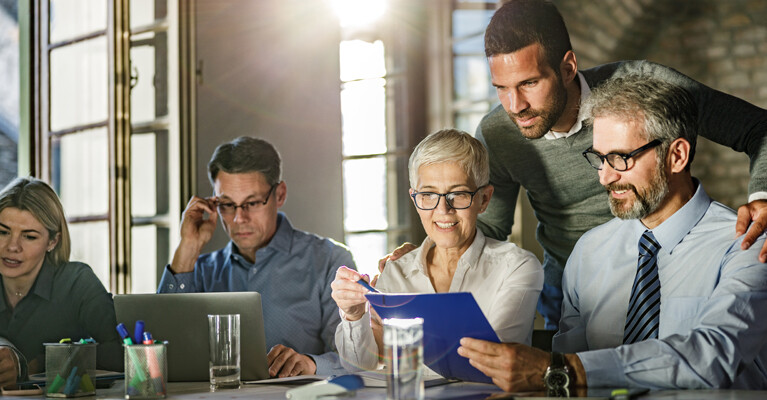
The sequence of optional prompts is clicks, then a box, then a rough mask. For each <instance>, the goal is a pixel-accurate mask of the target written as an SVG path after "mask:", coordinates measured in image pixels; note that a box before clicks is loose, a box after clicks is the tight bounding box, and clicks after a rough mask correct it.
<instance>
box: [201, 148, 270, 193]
mask: <svg viewBox="0 0 767 400" xmlns="http://www.w3.org/2000/svg"><path fill="white" fill-rule="evenodd" d="M219 172H226V173H227V174H243V173H248V172H260V173H261V174H263V175H264V178H266V182H267V183H268V184H269V185H270V186H273V185H276V184H278V183H280V181H282V159H281V158H280V153H279V152H277V149H275V148H274V146H272V144H271V143H269V142H267V141H266V140H264V139H259V138H254V137H250V136H241V137H238V138H237V139H234V140H232V141H231V142H228V143H224V144H221V145H219V146H218V147H216V150H215V151H214V152H213V155H212V156H211V157H210V162H208V179H210V184H211V185H213V186H215V182H216V177H217V176H218V173H219Z"/></svg>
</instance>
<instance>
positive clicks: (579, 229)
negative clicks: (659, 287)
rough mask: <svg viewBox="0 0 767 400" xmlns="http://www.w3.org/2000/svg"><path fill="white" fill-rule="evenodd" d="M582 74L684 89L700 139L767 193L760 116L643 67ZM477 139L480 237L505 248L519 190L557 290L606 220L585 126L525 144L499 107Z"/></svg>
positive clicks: (593, 81) (764, 113) (766, 144)
mask: <svg viewBox="0 0 767 400" xmlns="http://www.w3.org/2000/svg"><path fill="white" fill-rule="evenodd" d="M581 73H582V74H583V76H584V78H585V79H586V82H588V85H589V87H591V88H593V87H596V86H598V85H599V84H600V83H601V82H603V81H605V80H607V79H609V78H610V77H612V76H622V75H628V74H632V73H634V74H643V75H648V76H654V77H656V78H659V79H663V80H666V81H669V82H673V83H675V84H678V85H680V86H682V87H684V88H685V89H687V90H688V91H689V92H690V93H691V94H692V96H693V97H694V98H695V100H696V102H697V104H698V121H699V123H700V131H699V134H700V135H701V136H703V137H706V138H708V139H710V140H712V141H714V142H717V143H719V144H722V145H726V146H729V147H731V148H732V149H734V150H736V151H740V152H746V153H747V154H748V156H749V158H750V159H751V181H750V183H749V192H751V193H753V192H758V191H767V140H766V139H765V136H767V135H765V134H767V110H764V109H762V108H759V107H756V106H754V105H752V104H750V103H748V102H746V101H743V100H741V99H738V98H736V97H733V96H730V95H728V94H725V93H722V92H719V91H716V90H713V89H711V88H709V87H707V86H705V85H703V84H701V83H699V82H696V81H695V80H693V79H690V78H689V77H687V76H685V75H682V74H680V73H679V72H677V71H675V70H673V69H671V68H668V67H664V66H662V65H659V64H655V63H651V62H647V61H624V62H618V63H612V64H605V65H602V66H598V67H595V68H591V69H587V70H583V71H581ZM476 137H477V138H478V139H479V140H480V141H482V142H483V143H484V144H485V147H487V149H488V152H489V153H490V183H491V184H492V185H493V186H494V187H495V192H494V194H493V198H492V200H491V201H490V206H489V207H488V209H487V211H486V212H485V213H483V214H480V216H479V220H478V225H479V227H480V229H482V232H483V233H485V235H487V236H488V237H491V238H495V239H499V240H505V239H506V237H508V235H509V233H510V232H511V226H512V224H513V223H514V208H515V207H516V203H517V195H518V194H519V188H520V187H524V188H525V189H526V190H527V196H528V198H529V199H530V203H531V204H532V206H533V210H534V211H535V216H536V218H537V219H538V228H537V229H536V238H537V239H538V242H539V243H540V244H541V246H542V247H543V250H544V260H543V268H544V272H545V282H546V283H547V284H549V285H553V286H556V287H560V286H561V281H562V271H563V270H564V266H565V263H566V261H567V258H568V257H569V255H570V252H571V251H572V249H573V246H575V242H576V241H577V240H578V238H580V237H581V235H582V234H583V233H584V232H586V231H587V230H589V229H591V228H593V227H595V226H597V225H600V224H602V223H604V222H607V221H608V220H609V219H611V218H613V216H612V214H611V213H610V208H609V205H608V200H607V192H606V191H605V189H604V188H603V187H602V185H601V184H600V183H599V176H598V174H597V171H596V170H595V169H594V168H592V167H591V166H590V165H589V163H588V162H587V161H586V160H585V159H584V158H583V156H582V155H581V152H583V150H586V148H588V147H589V146H591V142H592V130H591V126H589V125H587V124H584V126H583V128H582V129H581V130H580V131H579V132H577V133H575V134H574V135H572V136H570V137H567V138H561V139H554V140H548V139H544V138H540V139H527V138H525V137H524V136H522V134H521V133H520V132H519V129H518V128H517V126H516V125H515V124H514V123H513V122H512V121H511V119H509V116H508V114H506V112H505V111H504V109H503V107H501V106H498V107H496V108H495V109H493V110H492V111H491V112H490V113H488V114H487V115H486V116H485V117H484V118H483V119H482V122H480V125H479V127H478V128H477V134H476ZM762 149H764V151H763V152H762V156H761V157H758V155H759V153H760V150H762ZM734 234H735V227H734V226H733V235H734Z"/></svg>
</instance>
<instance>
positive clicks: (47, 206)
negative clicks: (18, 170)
mask: <svg viewBox="0 0 767 400" xmlns="http://www.w3.org/2000/svg"><path fill="white" fill-rule="evenodd" d="M8 207H13V208H18V209H19V210H22V211H28V212H29V213H31V214H32V215H33V216H34V217H35V218H37V220H38V221H40V223H41V224H42V225H43V226H44V227H45V229H46V230H47V231H48V240H53V239H54V238H55V237H56V235H57V234H61V235H60V237H59V241H58V243H56V246H55V247H54V248H53V250H51V251H49V252H48V253H46V254H45V259H46V261H48V262H50V263H51V264H53V265H54V266H59V265H62V264H64V263H66V262H68V261H69V253H70V251H71V241H70V238H69V229H68V227H67V219H66V217H65V216H64V208H63V207H62V206H61V201H59V196H57V195H56V192H54V191H53V189H51V187H50V186H48V184H47V183H45V182H43V181H41V180H39V179H36V178H31V177H28V178H16V179H15V180H14V181H13V182H11V183H9V184H8V185H7V186H6V187H5V188H3V190H2V191H1V192H0V212H2V211H3V210H5V209H6V208H8Z"/></svg>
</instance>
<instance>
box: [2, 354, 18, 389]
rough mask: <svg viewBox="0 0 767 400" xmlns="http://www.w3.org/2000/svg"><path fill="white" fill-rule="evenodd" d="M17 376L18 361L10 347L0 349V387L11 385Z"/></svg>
mask: <svg viewBox="0 0 767 400" xmlns="http://www.w3.org/2000/svg"><path fill="white" fill-rule="evenodd" d="M18 374H19V361H18V359H17V358H16V354H15V353H14V352H13V350H11V348H10V347H0V387H5V386H8V385H13V384H15V383H16V377H17V376H18Z"/></svg>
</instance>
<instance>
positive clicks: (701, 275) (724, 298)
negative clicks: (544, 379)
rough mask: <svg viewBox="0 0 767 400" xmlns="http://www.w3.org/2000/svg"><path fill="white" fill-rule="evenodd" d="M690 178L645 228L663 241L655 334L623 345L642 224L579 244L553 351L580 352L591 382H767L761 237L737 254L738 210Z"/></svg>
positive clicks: (597, 232) (596, 232) (623, 223)
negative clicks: (677, 202)
mask: <svg viewBox="0 0 767 400" xmlns="http://www.w3.org/2000/svg"><path fill="white" fill-rule="evenodd" d="M696 183H697V184H698V188H697V190H696V192H695V195H694V196H693V197H692V199H690V201H688V202H687V203H686V204H685V205H684V206H683V207H682V208H681V209H679V210H678V211H677V212H676V213H674V214H673V215H672V216H671V217H669V218H668V219H667V220H666V221H664V222H663V223H662V224H660V225H659V226H657V227H656V228H655V229H653V230H652V233H653V235H654V236H655V238H656V239H657V240H658V242H659V243H660V245H661V249H660V250H659V254H658V256H657V257H658V258H657V262H658V275H659V277H660V282H661V297H660V298H661V310H660V327H659V335H658V339H651V340H646V341H643V342H639V343H634V344H630V345H622V343H623V331H624V324H625V321H626V314H627V312H628V302H629V297H630V295H631V287H632V285H633V282H634V276H635V275H636V269H637V257H638V248H637V244H638V243H639V238H640V236H641V235H642V233H643V232H644V231H645V229H646V228H645V227H644V225H643V224H642V223H641V222H640V221H639V220H620V219H617V218H616V219H614V220H612V221H610V222H608V223H605V224H603V225H601V226H598V227H596V228H594V229H592V230H591V231H589V232H587V233H586V234H585V235H583V237H582V238H581V239H580V240H579V241H578V243H577V244H576V246H575V249H574V250H573V253H572V256H571V257H570V259H569V260H568V262H567V267H566V268H565V274H564V279H563V285H562V288H563V289H564V303H563V307H562V319H561V321H560V325H559V327H560V331H559V333H557V335H556V336H555V337H554V342H553V347H554V349H555V350H556V351H561V352H568V353H573V352H577V354H578V357H579V358H580V360H581V362H582V363H583V367H584V368H585V370H586V377H587V381H588V385H589V386H611V387H626V386H642V387H649V388H675V389H684V388H708V387H731V388H749V389H764V388H767V368H765V367H767V365H766V364H765V361H767V348H765V344H767V319H765V318H764V317H763V315H762V314H763V310H767V264H762V263H760V262H759V260H758V255H759V250H760V249H761V248H762V245H763V243H764V240H765V239H764V235H763V236H761V237H760V238H759V240H757V241H756V243H754V244H753V245H752V246H751V248H749V249H748V250H741V249H740V244H741V241H742V238H737V239H736V238H734V237H733V236H734V235H733V232H734V230H735V220H736V215H735V213H734V212H733V211H732V210H731V209H729V208H727V207H726V206H724V205H722V204H720V203H717V202H714V201H712V200H711V199H710V198H709V197H708V195H706V192H705V191H704V190H703V188H702V186H701V185H700V184H699V183H698V182H697V181H696Z"/></svg>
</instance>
